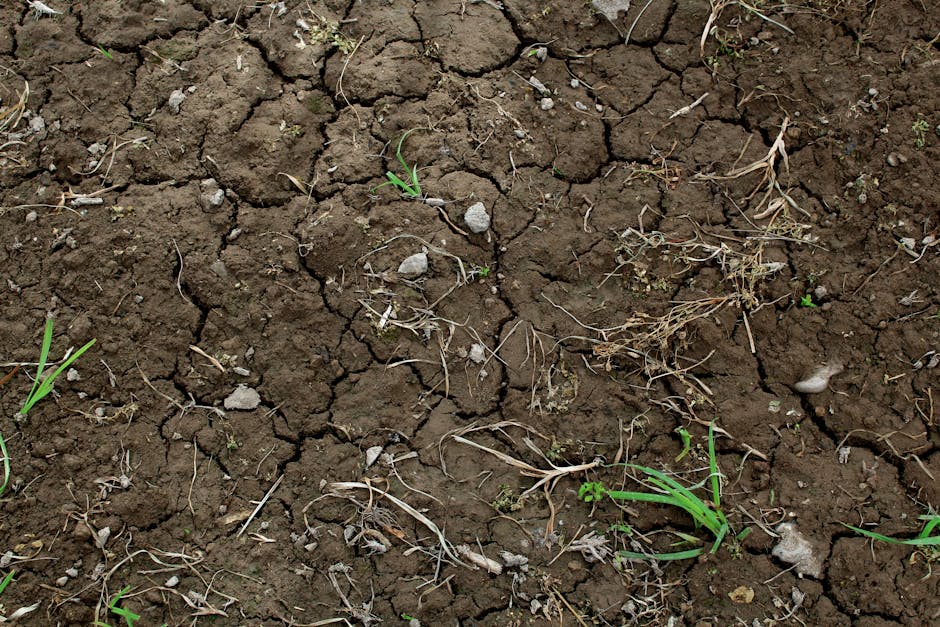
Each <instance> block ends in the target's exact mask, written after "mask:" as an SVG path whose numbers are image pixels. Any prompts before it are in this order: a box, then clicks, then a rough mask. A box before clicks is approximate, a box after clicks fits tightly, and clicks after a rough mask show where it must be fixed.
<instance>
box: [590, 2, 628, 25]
mask: <svg viewBox="0 0 940 627" xmlns="http://www.w3.org/2000/svg"><path fill="white" fill-rule="evenodd" d="M591 6H593V7H594V9H595V10H596V11H597V12H598V13H600V14H601V15H603V16H604V17H606V18H607V19H608V20H610V21H611V22H613V21H615V20H616V19H617V18H618V17H619V16H620V12H621V11H624V12H626V11H629V10H630V0H591Z"/></svg>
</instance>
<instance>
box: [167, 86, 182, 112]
mask: <svg viewBox="0 0 940 627" xmlns="http://www.w3.org/2000/svg"><path fill="white" fill-rule="evenodd" d="M184 100H186V94H184V93H183V90H182V89H177V90H175V91H174V92H173V93H172V94H170V97H169V98H167V101H166V104H167V106H168V107H170V111H172V112H173V113H179V112H180V106H182V104H183V101H184Z"/></svg>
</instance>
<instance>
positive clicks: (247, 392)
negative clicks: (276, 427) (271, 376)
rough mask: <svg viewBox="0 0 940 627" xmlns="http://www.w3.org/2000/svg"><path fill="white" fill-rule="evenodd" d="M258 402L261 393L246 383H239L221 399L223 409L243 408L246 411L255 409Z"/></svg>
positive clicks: (259, 401) (259, 402)
mask: <svg viewBox="0 0 940 627" xmlns="http://www.w3.org/2000/svg"><path fill="white" fill-rule="evenodd" d="M260 404H261V395H260V394H258V392H257V391H256V390H255V389H254V388H250V387H248V386H247V385H239V386H238V387H237V388H235V390H234V391H233V392H232V393H231V394H229V395H228V396H226V397H225V400H224V401H222V405H223V406H224V407H225V409H244V410H248V411H250V410H252V409H255V408H256V407H258V405H260Z"/></svg>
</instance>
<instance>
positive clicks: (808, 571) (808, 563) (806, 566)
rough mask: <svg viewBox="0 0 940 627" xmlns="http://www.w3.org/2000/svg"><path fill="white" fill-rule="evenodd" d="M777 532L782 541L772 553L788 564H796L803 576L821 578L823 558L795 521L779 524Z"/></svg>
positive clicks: (797, 570)
mask: <svg viewBox="0 0 940 627" xmlns="http://www.w3.org/2000/svg"><path fill="white" fill-rule="evenodd" d="M776 531H777V533H779V534H780V542H778V543H777V546H775V547H774V548H773V550H771V552H770V553H771V555H773V556H774V557H776V558H777V559H779V560H780V561H781V562H785V563H787V564H794V565H795V566H796V572H797V574H799V575H800V576H801V577H802V576H803V575H809V576H810V577H815V578H817V579H818V578H819V576H820V575H821V574H822V558H820V557H819V556H818V555H817V554H816V552H815V551H814V550H813V545H812V544H810V542H809V540H807V539H806V538H805V537H804V536H803V534H802V533H800V532H799V530H798V529H797V528H796V525H795V524H794V523H789V522H786V523H782V524H780V525H778V526H777V529H776Z"/></svg>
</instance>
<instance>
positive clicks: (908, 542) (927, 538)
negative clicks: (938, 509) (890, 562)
mask: <svg viewBox="0 0 940 627" xmlns="http://www.w3.org/2000/svg"><path fill="white" fill-rule="evenodd" d="M917 518H918V520H923V521H925V522H924V528H923V529H921V530H920V533H918V534H917V535H916V536H914V537H913V538H892V537H891V536H885V535H881V534H880V533H875V532H874V531H868V530H867V529H860V528H859V527H853V526H852V525H847V524H845V523H842V525H843V526H844V527H848V528H849V529H851V530H852V531H854V532H855V533H858V534H861V535H863V536H865V537H866V538H871V539H873V540H879V541H881V542H887V543H888V544H902V545H904V546H914V547H940V535H931V534H932V533H933V530H934V529H935V528H936V527H937V525H940V514H924V515H923V516H918V517H917Z"/></svg>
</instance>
